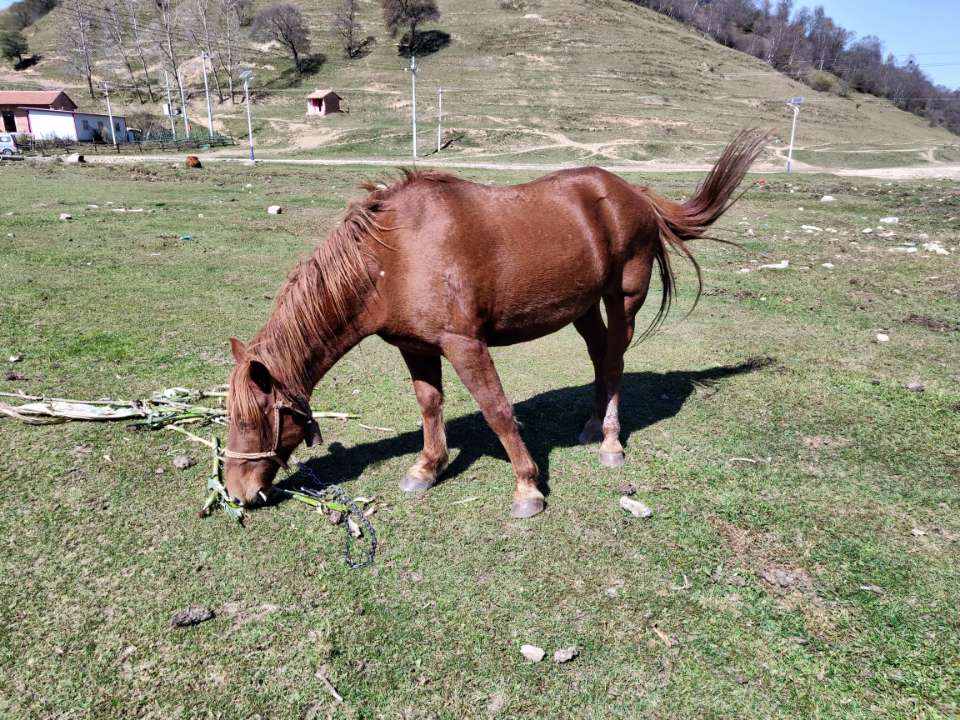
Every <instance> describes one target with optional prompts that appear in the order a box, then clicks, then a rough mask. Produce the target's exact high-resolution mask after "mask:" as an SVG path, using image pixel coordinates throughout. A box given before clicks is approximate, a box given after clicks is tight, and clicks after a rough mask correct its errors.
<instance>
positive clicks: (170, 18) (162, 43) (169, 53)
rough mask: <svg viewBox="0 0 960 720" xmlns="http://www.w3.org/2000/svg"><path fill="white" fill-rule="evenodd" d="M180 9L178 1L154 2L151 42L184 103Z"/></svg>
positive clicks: (162, 0) (164, 0)
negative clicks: (154, 12) (181, 73)
mask: <svg viewBox="0 0 960 720" xmlns="http://www.w3.org/2000/svg"><path fill="white" fill-rule="evenodd" d="M182 16H183V12H182V8H181V7H180V6H179V4H178V0H156V16H155V18H154V22H152V23H151V27H152V28H153V29H154V33H153V40H154V46H155V47H156V49H157V52H158V53H159V54H160V56H161V58H162V59H163V61H164V64H165V65H166V66H167V69H168V70H169V71H170V73H171V74H172V76H173V81H174V82H175V83H176V85H177V90H178V92H179V94H180V97H181V99H182V101H183V103H184V104H185V103H186V99H187V91H186V88H185V87H184V86H183V81H182V79H181V78H180V52H179V47H178V46H179V43H180V37H181V36H180V32H181V28H180V26H181V21H182Z"/></svg>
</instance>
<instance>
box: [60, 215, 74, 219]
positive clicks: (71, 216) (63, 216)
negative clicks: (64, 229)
mask: <svg viewBox="0 0 960 720" xmlns="http://www.w3.org/2000/svg"><path fill="white" fill-rule="evenodd" d="M60 219H61V220H73V215H71V214H70V213H60Z"/></svg>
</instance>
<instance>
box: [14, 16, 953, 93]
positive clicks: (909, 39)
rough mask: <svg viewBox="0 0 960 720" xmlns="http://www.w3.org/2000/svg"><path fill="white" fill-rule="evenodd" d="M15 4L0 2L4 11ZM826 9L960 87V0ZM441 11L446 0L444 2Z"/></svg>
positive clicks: (850, 26) (848, 25)
mask: <svg viewBox="0 0 960 720" xmlns="http://www.w3.org/2000/svg"><path fill="white" fill-rule="evenodd" d="M11 2H13V0H0V8H4V7H6V6H7V5H9V4H10V3H11ZM817 4H819V5H823V7H824V9H825V10H826V11H827V15H829V16H830V17H832V18H833V19H834V20H835V21H837V22H838V23H840V24H841V25H842V26H843V27H845V28H846V29H847V30H852V31H853V32H855V33H856V34H857V37H863V36H864V35H876V36H877V37H878V38H880V39H881V40H882V41H883V43H884V47H885V48H886V50H887V51H889V52H892V53H893V54H894V55H896V56H897V59H899V60H904V59H906V58H907V56H908V55H911V54H913V55H914V56H915V57H916V60H917V64H919V65H920V67H922V68H923V70H924V72H926V73H927V75H928V76H929V77H930V78H931V79H932V80H933V81H934V82H936V83H939V84H941V85H946V86H947V87H950V88H960V43H958V41H957V35H958V30H960V1H958V0H906V1H905V0H797V1H796V2H795V5H796V6H797V7H800V6H803V5H807V6H809V7H813V6H814V5H817ZM440 6H441V8H442V7H443V0H440Z"/></svg>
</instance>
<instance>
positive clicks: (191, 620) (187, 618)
mask: <svg viewBox="0 0 960 720" xmlns="http://www.w3.org/2000/svg"><path fill="white" fill-rule="evenodd" d="M213 618H214V615H213V610H211V609H210V608H205V607H189V608H185V609H183V610H177V612H175V613H174V614H173V615H171V616H170V624H171V625H172V626H173V627H190V626H192V625H199V624H200V623H202V622H206V621H207V620H213Z"/></svg>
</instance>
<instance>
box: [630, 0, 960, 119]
mask: <svg viewBox="0 0 960 720" xmlns="http://www.w3.org/2000/svg"><path fill="white" fill-rule="evenodd" d="M627 1H628V2H631V3H633V4H635V5H640V6H642V7H646V8H649V9H651V10H655V11H657V12H659V13H661V14H663V15H667V16H669V17H672V18H674V19H676V20H679V21H681V22H684V23H687V24H689V25H692V26H693V27H696V28H697V29H699V30H700V31H702V32H703V33H705V34H706V35H708V36H709V37H711V38H713V39H714V40H716V41H717V42H720V43H722V44H724V45H726V46H728V47H731V48H734V49H736V50H741V51H743V52H746V53H750V54H751V55H753V56H754V57H757V58H760V59H761V60H763V61H764V62H766V63H768V64H769V65H770V66H771V67H773V68H775V69H777V70H779V71H780V72H782V73H785V74H787V75H789V76H790V77H793V78H795V79H797V80H801V81H803V82H806V83H808V84H809V85H811V86H812V87H813V88H814V89H815V90H821V91H834V92H837V93H839V94H845V93H846V92H849V90H856V91H857V92H862V93H868V94H870V95H876V96H878V97H883V98H887V99H888V100H890V101H891V102H892V103H893V104H894V105H896V106H897V107H898V108H900V109H901V110H906V111H908V112H912V113H914V114H915V115H919V116H921V117H924V118H927V119H928V120H929V121H930V122H931V124H936V125H942V126H944V127H946V128H947V129H949V130H951V131H952V132H955V133H960V89H953V90H951V89H950V88H947V87H944V86H941V85H936V84H935V83H933V82H932V81H931V80H930V78H929V77H927V75H926V74H925V73H924V72H923V70H921V69H920V67H919V66H918V65H917V63H916V61H915V60H914V58H912V57H910V58H907V60H905V61H903V62H900V61H898V60H897V58H896V57H895V56H894V55H893V54H890V53H887V54H884V50H883V43H882V42H881V41H880V39H879V38H877V37H874V36H872V35H868V36H865V37H862V38H859V39H858V38H856V35H855V33H853V32H852V31H850V30H847V29H846V28H844V27H842V26H841V25H839V24H838V23H836V22H835V21H834V20H833V19H832V18H831V17H829V16H828V15H827V14H826V12H825V11H824V9H823V6H820V5H818V6H816V7H815V8H814V9H813V10H810V9H809V8H807V7H802V8H800V9H799V10H795V9H794V6H793V0H777V2H776V3H775V4H774V3H773V2H772V1H771V0H627Z"/></svg>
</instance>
